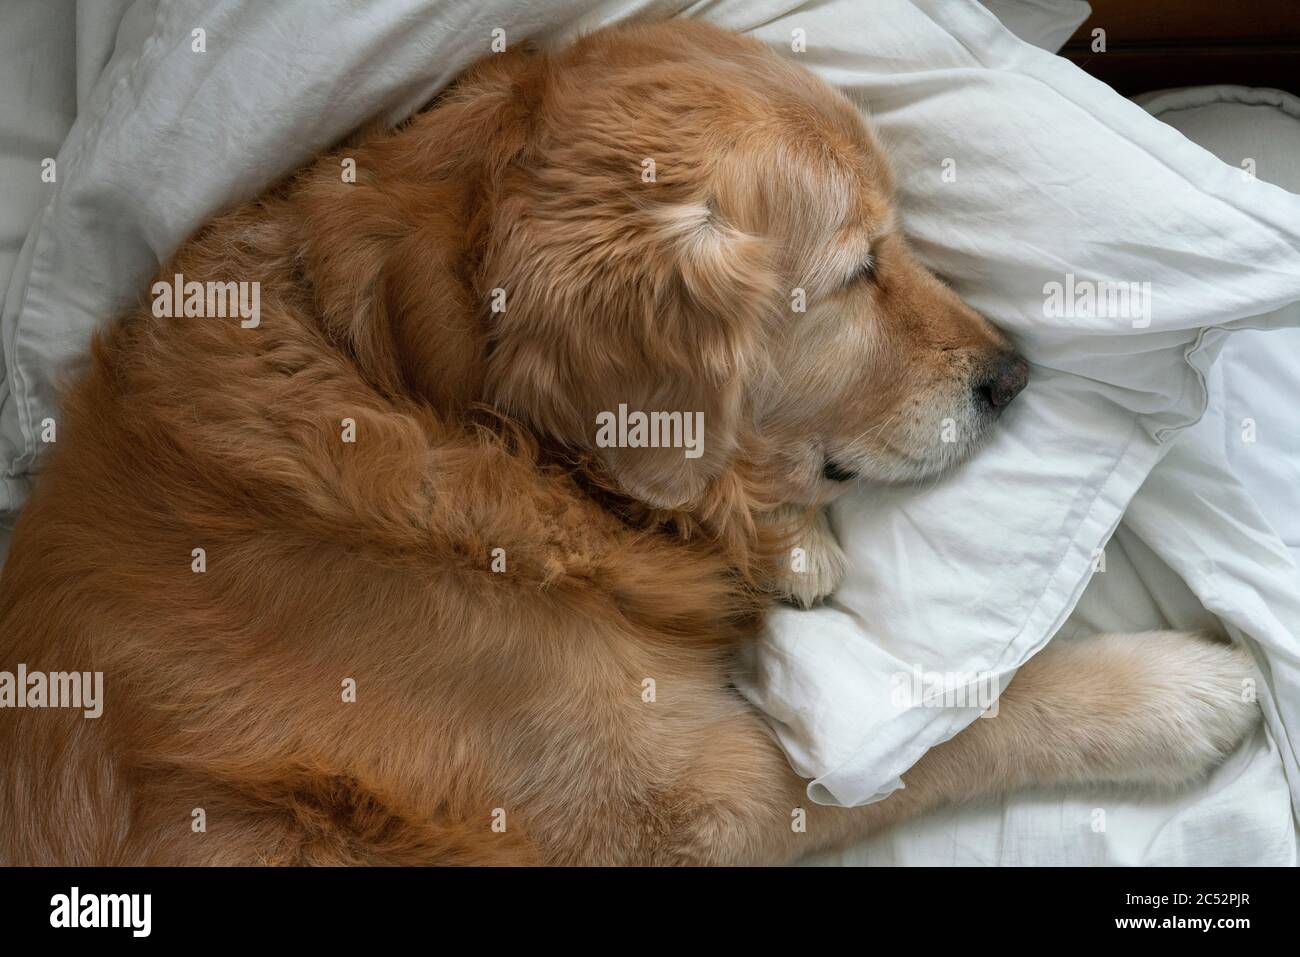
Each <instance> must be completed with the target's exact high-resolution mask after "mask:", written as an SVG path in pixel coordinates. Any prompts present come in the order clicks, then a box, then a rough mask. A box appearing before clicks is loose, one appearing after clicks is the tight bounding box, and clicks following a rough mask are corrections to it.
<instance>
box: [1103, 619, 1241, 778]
mask: <svg viewBox="0 0 1300 957" xmlns="http://www.w3.org/2000/svg"><path fill="white" fill-rule="evenodd" d="M1105 637H1106V638H1108V639H1110V638H1113V639H1115V640H1116V642H1117V643H1118V642H1119V641H1122V642H1123V645H1124V650H1125V652H1126V653H1127V656H1129V660H1130V661H1132V660H1134V659H1137V660H1138V661H1139V662H1140V667H1139V668H1135V669H1134V672H1133V673H1132V674H1131V677H1133V678H1136V679H1138V681H1137V683H1136V684H1135V685H1134V686H1133V688H1132V694H1133V695H1134V698H1135V700H1134V701H1133V702H1132V711H1131V713H1132V714H1133V715H1134V716H1135V717H1136V720H1135V721H1134V724H1133V725H1132V727H1131V731H1132V733H1133V734H1134V735H1138V736H1140V737H1141V740H1139V741H1132V742H1131V745H1132V746H1133V747H1134V748H1135V749H1136V750H1138V751H1140V752H1141V755H1142V760H1141V761H1140V762H1139V764H1138V766H1137V767H1135V768H1134V769H1133V770H1134V775H1133V776H1134V778H1135V779H1136V780H1139V781H1145V782H1149V783H1153V784H1162V785H1178V784H1182V783H1184V782H1186V781H1190V780H1194V779H1196V778H1199V777H1202V776H1204V775H1205V774H1207V773H1208V772H1209V771H1210V770H1211V769H1213V768H1214V767H1216V766H1217V765H1218V764H1220V763H1221V762H1222V761H1223V760H1224V759H1225V758H1226V757H1227V756H1228V755H1230V754H1231V753H1232V752H1233V751H1235V750H1236V748H1237V746H1238V745H1239V744H1241V742H1242V741H1243V740H1244V739H1245V738H1246V737H1247V736H1248V735H1249V734H1250V733H1251V731H1253V730H1254V728H1255V726H1256V725H1257V724H1258V723H1259V718H1260V710H1259V705H1258V703H1257V702H1256V698H1255V695H1256V689H1257V685H1258V681H1259V676H1258V672H1257V671H1256V669H1255V665H1254V661H1253V660H1252V659H1251V656H1250V653H1249V652H1248V651H1246V649H1245V648H1242V647H1240V646H1238V645H1232V644H1228V643H1226V642H1223V641H1219V640H1215V639H1213V638H1209V637H1206V636H1204V635H1200V634H1195V633H1188V632H1178V631H1163V632H1147V633H1145V634H1140V635H1124V636H1105Z"/></svg>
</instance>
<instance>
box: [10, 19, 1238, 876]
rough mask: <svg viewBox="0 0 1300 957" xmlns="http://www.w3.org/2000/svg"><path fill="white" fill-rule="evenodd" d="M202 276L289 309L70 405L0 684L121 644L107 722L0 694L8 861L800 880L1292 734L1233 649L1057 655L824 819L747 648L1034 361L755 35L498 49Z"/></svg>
mask: <svg viewBox="0 0 1300 957" xmlns="http://www.w3.org/2000/svg"><path fill="white" fill-rule="evenodd" d="M347 160H352V161H354V162H355V172H356V175H355V180H354V181H352V180H353V178H352V177H348V176H344V175H341V168H348V167H350V164H348V163H347V162H346V161H347ZM177 276H182V277H183V278H184V282H185V283H190V282H199V283H209V282H211V283H227V282H256V283H258V284H259V286H258V288H259V289H260V318H259V320H258V321H257V322H256V324H253V323H249V322H244V321H241V320H240V319H239V318H238V317H231V318H223V317H221V316H213V315H206V316H185V315H181V316H177V317H167V316H163V317H159V316H158V315H156V312H157V309H156V306H157V302H158V300H157V298H156V297H155V296H142V298H141V302H140V305H139V307H138V308H137V309H135V310H134V311H133V312H131V313H130V314H128V315H125V316H123V317H121V318H120V319H119V320H118V321H115V322H113V323H112V324H111V325H110V326H109V327H108V328H106V329H105V330H104V331H103V332H102V333H101V334H100V335H99V336H98V337H97V338H96V339H95V341H94V343H93V346H92V350H91V358H90V363H89V368H88V370H86V371H85V372H84V374H82V375H81V376H80V378H79V379H78V380H77V381H76V382H75V384H73V385H72V387H71V388H70V389H69V390H68V391H67V393H66V395H65V399H64V408H63V412H62V413H61V415H62V418H61V419H60V421H59V438H58V443H57V446H56V449H57V450H56V451H55V452H53V454H52V455H51V457H50V458H49V459H48V461H47V463H46V467H45V470H44V472H43V474H42V476H41V477H40V479H39V481H38V483H37V488H36V489H35V492H34V494H33V496H32V498H31V500H30V503H29V504H28V505H27V508H26V510H25V512H24V513H23V515H22V518H21V521H20V522H19V525H18V527H17V529H16V532H15V537H14V540H13V544H12V549H11V554H10V557H9V560H8V566H7V567H6V568H5V570H4V578H3V583H2V585H0V669H4V670H7V671H9V672H14V670H15V669H16V668H17V667H18V666H19V665H20V664H21V665H22V666H23V667H24V668H25V669H26V671H27V672H28V673H29V674H31V673H33V672H37V671H40V672H44V673H46V674H50V673H56V672H57V673H66V672H83V671H84V672H101V673H102V675H103V682H104V684H103V711H102V715H101V716H100V717H98V718H87V717H85V716H84V715H83V713H82V711H80V710H74V709H70V708H34V707H23V708H6V709H3V710H0V860H3V861H4V862H6V863H9V864H54V863H58V864H100V865H124V864H252V863H257V864H381V863H383V864H457V863H540V864H685V863H720V864H735V863H762V862H773V863H775V862H786V861H792V860H795V859H797V858H798V857H800V856H802V855H804V854H806V853H808V852H811V851H813V850H816V849H819V848H825V847H829V846H836V845H842V844H844V843H846V842H850V841H853V840H855V839H857V838H860V837H861V836H863V835H864V834H867V833H868V832H870V831H872V830H873V829H877V828H880V827H883V826H887V825H889V824H891V823H892V822H896V821H898V820H900V819H901V818H904V817H906V816H908V815H912V814H915V813H917V812H918V811H921V810H923V809H926V808H929V807H932V806H935V805H936V804H939V803H941V802H948V801H957V800H963V799H969V798H973V797H977V796H980V795H988V794H991V793H996V792H1002V791H1005V790H1007V789H1010V788H1018V787H1023V786H1031V785H1051V784H1059V783H1064V782H1103V781H1106V782H1116V781H1117V782H1135V783H1143V782H1146V783H1154V784H1171V783H1176V782H1180V781H1184V780H1186V779H1189V778H1192V777H1194V776H1196V775H1199V774H1202V773H1204V772H1205V771H1206V769H1208V768H1209V767H1211V766H1212V765H1213V764H1215V762H1216V761H1218V760H1219V759H1220V758H1221V757H1222V756H1223V755H1224V754H1225V753H1227V752H1228V751H1230V750H1231V749H1232V748H1233V747H1234V745H1235V743H1236V742H1237V741H1238V740H1239V739H1240V738H1241V737H1242V736H1243V735H1244V734H1245V733H1246V731H1247V730H1248V729H1249V728H1250V727H1251V725H1252V723H1253V722H1254V721H1255V718H1256V709H1255V706H1254V705H1253V704H1251V703H1249V702H1246V701H1243V700H1242V697H1243V696H1242V694H1241V685H1242V681H1243V679H1244V678H1246V677H1247V676H1249V674H1250V673H1251V671H1250V665H1249V662H1248V659H1247V658H1246V657H1245V656H1244V655H1243V654H1242V653H1241V652H1238V651H1236V650H1234V649H1233V648H1231V647H1230V646H1228V645H1226V644H1219V643H1215V642H1213V641H1210V640H1207V639H1203V638H1200V637H1196V636H1192V635H1186V634H1177V633H1158V634H1149V635H1145V636H1136V637H1135V636H1116V635H1108V636H1100V637H1097V638H1091V639H1083V640H1080V641H1072V642H1068V643H1058V644H1059V647H1058V646H1056V645H1054V646H1052V647H1050V648H1049V649H1047V650H1046V651H1045V652H1043V653H1041V654H1039V655H1037V656H1036V657H1034V658H1033V659H1032V660H1031V661H1030V662H1029V663H1028V664H1026V665H1025V666H1024V667H1023V668H1022V669H1021V670H1020V672H1019V674H1018V675H1017V676H1016V677H1015V679H1014V680H1013V682H1012V683H1011V685H1010V687H1009V689H1008V690H1007V691H1006V692H1005V694H1004V695H1003V697H1002V699H1001V703H1000V710H999V713H998V715H997V716H996V717H995V718H992V719H989V720H982V721H976V722H975V723H974V724H973V725H971V726H970V728H969V729H968V730H966V731H964V732H962V733H961V734H959V735H958V736H956V737H955V738H953V739H952V740H951V741H948V742H947V743H944V744H942V745H940V746H939V747H936V748H934V749H932V750H931V751H930V752H929V753H928V754H927V755H926V756H925V757H924V758H923V759H922V760H921V761H920V763H919V764H917V765H916V766H915V767H914V768H913V769H912V770H911V771H910V772H909V773H908V774H907V775H906V776H905V778H904V782H905V785H906V787H905V789H903V790H901V791H899V792H897V793H896V794H894V795H893V796H891V797H890V798H888V799H887V800H885V801H883V802H880V803H877V804H873V805H870V806H868V807H861V808H853V809H844V808H830V807H823V806H818V805H816V804H813V803H810V802H809V801H808V799H807V797H806V794H805V786H806V782H805V781H803V780H801V779H800V778H799V776H798V775H796V774H795V773H794V772H793V771H792V770H791V768H790V766H789V764H788V762H787V760H786V758H785V756H784V755H783V754H782V752H781V750H780V748H779V747H778V746H777V744H776V743H775V741H774V739H773V737H772V735H771V734H770V733H769V731H768V730H767V726H766V724H765V723H764V720H763V719H762V718H761V716H760V715H758V714H757V713H755V712H754V711H753V710H752V709H751V708H750V707H749V706H748V705H747V703H746V702H745V701H744V700H743V699H742V698H741V697H739V696H738V694H737V693H736V691H735V690H734V688H733V687H732V686H731V682H730V675H731V674H732V670H733V667H734V653H735V652H736V650H737V649H738V648H741V647H742V646H743V645H744V644H745V643H746V642H750V641H752V640H753V638H754V636H755V634H756V633H757V631H758V630H759V629H760V628H761V627H762V623H763V619H764V614H765V609H767V608H769V607H770V606H771V604H772V602H773V601H774V600H779V599H786V600H793V601H796V602H799V603H801V604H809V603H811V602H814V601H816V600H817V599H818V598H820V597H821V596H823V595H825V594H826V593H827V592H829V591H830V590H831V589H832V588H833V587H834V586H835V583H836V581H837V579H838V577H839V575H840V573H841V570H842V566H843V558H842V556H841V553H840V552H839V550H838V546H837V545H836V543H835V541H834V540H833V538H832V537H831V534H830V531H829V528H828V526H827V524H826V522H825V520H824V518H822V517H821V512H820V510H821V508H822V507H823V506H824V505H826V504H827V503H828V502H829V501H830V500H832V499H833V498H835V497H836V496H837V495H839V494H840V493H841V492H843V491H844V490H845V489H846V488H848V487H850V486H851V484H852V483H853V481H855V480H860V481H862V482H866V483H873V482H905V481H912V480H917V479H925V478H927V477H932V476H935V475H937V474H939V473H941V472H942V471H944V470H946V469H948V468H950V467H952V466H955V465H957V464H958V463H959V462H960V460H961V459H962V458H963V457H964V456H966V455H967V454H968V453H970V452H971V451H972V450H973V449H974V448H976V447H977V445H978V444H979V442H980V441H981V439H982V438H983V437H985V436H986V434H987V433H988V432H989V430H990V429H991V428H993V427H994V426H995V423H996V420H997V419H998V416H999V413H1000V412H1001V411H1002V410H1003V409H1004V408H1005V407H1006V406H1007V404H1008V403H1010V402H1011V401H1012V400H1013V399H1014V397H1015V396H1016V394H1017V393H1018V392H1019V391H1020V390H1021V388H1022V387H1023V386H1024V385H1025V383H1026V379H1027V369H1028V367H1027V365H1026V363H1025V362H1024V360H1022V359H1021V358H1020V357H1019V356H1018V355H1017V354H1016V353H1015V352H1014V351H1013V350H1012V348H1011V346H1010V345H1009V344H1008V341H1007V340H1006V339H1005V338H1004V336H1003V335H1002V334H1001V333H999V332H998V331H997V330H996V329H995V328H994V327H993V326H991V325H990V324H989V322H987V321H986V320H985V319H984V318H983V317H981V316H980V315H978V314H977V313H976V312H974V311H973V310H972V309H970V308H969V307H967V306H966V305H964V304H963V303H962V302H961V301H960V300H959V299H958V297H957V296H956V295H955V294H954V293H953V292H952V291H951V290H949V289H948V288H947V287H946V286H945V285H944V284H943V283H942V282H941V281H939V280H938V279H937V278H935V277H934V276H933V275H931V274H930V273H928V272H927V271H926V270H925V269H924V268H923V267H922V266H921V265H920V264H919V262H918V261H917V259H916V258H915V257H914V255H913V254H912V253H911V252H910V251H909V249H908V244H907V242H906V240H905V239H904V237H903V236H902V235H901V233H900V223H899V220H898V217H897V215H896V212H895V210H894V207H893V204H892V200H891V186H890V172H889V170H888V168H887V166H886V162H885V159H884V158H883V156H882V154H881V151H880V149H879V147H878V146H877V145H876V144H875V142H874V141H873V140H872V136H871V134H870V133H869V132H868V130H867V128H866V126H865V125H864V123H863V120H862V118H861V116H860V114H859V112H858V111H857V110H856V109H855V108H854V107H853V106H852V104H851V103H850V102H849V101H848V100H847V99H845V98H844V97H843V96H841V95H840V94H838V93H837V92H835V91H833V90H831V89H829V88H828V87H827V86H825V85H824V84H823V83H821V82H820V81H818V80H816V79H814V78H813V77H812V76H811V75H810V74H808V73H807V72H805V71H804V70H802V69H801V68H799V67H797V66H794V65H792V64H790V63H789V62H787V61H785V60H783V59H781V58H780V57H778V56H776V55H774V54H772V53H771V52H768V51H767V50H766V49H765V48H763V47H761V46H759V45H758V44H756V43H754V42H752V41H749V40H745V39H741V38H738V37H736V36H733V35H730V34H727V33H724V32H721V31H719V30H717V29H713V28H710V27H706V26H702V25H699V24H696V23H688V22H672V23H667V24H660V25H653V26H630V27H620V28H614V29H608V30H603V31H600V32H597V33H594V34H592V35H590V36H587V37H585V38H584V39H582V40H580V41H579V42H577V43H575V44H574V45H573V46H571V47H569V48H568V49H565V50H563V51H559V52H553V53H543V52H529V51H524V50H512V51H511V52H508V53H505V54H501V55H497V56H492V57H490V58H488V59H486V60H484V61H483V62H482V63H480V64H479V65H478V66H476V67H475V68H473V69H472V70H470V71H469V72H468V73H467V75H466V76H464V77H463V78H462V80H461V81H460V82H459V83H458V84H457V85H456V86H455V87H454V88H453V89H452V90H450V91H449V92H447V93H446V94H444V95H443V96H441V97H439V98H438V99H437V100H436V101H435V102H434V103H433V104H432V105H431V106H430V108H429V109H427V110H426V111H424V112H422V113H420V114H419V115H417V116H415V117H414V118H413V119H411V120H410V121H409V122H408V123H406V124H404V125H402V126H401V127H400V128H398V129H395V130H391V129H388V130H374V131H370V132H368V133H366V134H364V135H362V136H360V137H359V138H358V139H357V141H356V142H354V143H351V144H348V145H346V146H344V147H343V148H341V149H339V150H337V151H335V152H333V153H331V154H329V155H325V156H322V157H321V158H320V159H319V160H318V161H317V162H315V163H314V164H313V165H311V166H310V167H308V168H306V169H304V170H303V171H301V172H300V173H298V174H297V175H295V176H293V177H291V178H290V179H288V180H286V181H285V182H283V183H281V184H278V185H277V186H276V187H275V188H273V189H271V190H270V191H268V192H267V193H265V194H264V195H263V196H261V197H260V198H259V199H257V200H256V201H254V202H251V203H249V204H247V205H245V206H243V207H241V208H238V209H235V210H233V211H231V212H228V213H226V214H224V215H221V216H219V217H217V218H216V219H215V220H213V221H212V222H211V223H209V224H208V225H207V226H206V227H205V228H204V229H203V230H202V231H201V232H200V233H199V234H198V235H196V236H194V237H193V238H192V239H191V240H190V241H189V242H187V243H186V244H185V246H184V247H183V248H182V249H181V250H180V251H179V252H178V253H177V254H176V256H175V258H174V259H173V260H172V261H171V262H169V263H167V264H166V265H165V267H164V268H163V269H162V270H161V271H160V273H159V275H158V283H159V286H161V287H166V286H167V285H169V284H171V283H172V282H173V280H174V279H175V277H177ZM159 286H155V287H154V289H153V290H152V292H153V293H155V294H156V295H161V294H162V292H161V291H160V289H159ZM944 420H951V423H950V425H949V427H950V428H951V427H955V431H956V435H957V441H955V442H953V441H943V439H942V436H941V433H942V432H943V430H944V426H943V423H944ZM647 421H648V422H649V423H650V425H649V427H648V429H647V427H646V425H645V423H646V422H647ZM699 422H702V423H703V426H702V428H703V431H702V432H696V431H695V430H694V429H693V424H694V423H699ZM657 439H658V440H661V441H656V440H657ZM796 548H798V549H801V550H802V552H801V554H805V555H807V556H808V562H809V565H808V568H807V569H806V570H804V571H795V570H793V568H792V562H791V561H790V556H791V554H792V550H793V549H796ZM796 822H798V823H799V824H801V826H796Z"/></svg>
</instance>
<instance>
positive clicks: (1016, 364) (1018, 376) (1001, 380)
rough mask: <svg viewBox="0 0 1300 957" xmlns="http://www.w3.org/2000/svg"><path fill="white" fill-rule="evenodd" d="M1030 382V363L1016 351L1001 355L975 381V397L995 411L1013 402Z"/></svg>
mask: <svg viewBox="0 0 1300 957" xmlns="http://www.w3.org/2000/svg"><path fill="white" fill-rule="evenodd" d="M1028 382H1029V363H1028V362H1026V361H1025V360H1024V359H1023V358H1021V357H1020V356H1018V355H1017V354H1016V353H1014V352H1004V353H1002V354H1001V355H999V356H998V357H997V358H996V359H994V360H993V362H992V363H990V364H989V367H988V369H987V370H986V371H985V372H984V374H983V375H982V376H980V377H979V378H978V379H976V381H975V398H976V400H978V401H979V402H980V403H981V404H982V405H984V406H985V407H987V408H989V409H992V410H993V411H1001V410H1002V409H1005V408H1006V407H1007V406H1008V405H1010V404H1011V400H1012V399H1014V398H1015V397H1016V396H1018V395H1019V394H1020V390H1021V389H1023V388H1024V387H1025V386H1026V384H1028Z"/></svg>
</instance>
